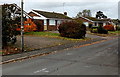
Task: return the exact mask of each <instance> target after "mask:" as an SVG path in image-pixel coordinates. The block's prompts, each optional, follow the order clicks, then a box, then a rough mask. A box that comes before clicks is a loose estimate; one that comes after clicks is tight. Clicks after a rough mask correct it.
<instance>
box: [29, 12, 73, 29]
mask: <svg viewBox="0 0 120 77" xmlns="http://www.w3.org/2000/svg"><path fill="white" fill-rule="evenodd" d="M28 14H29V15H30V16H31V17H32V19H33V20H37V22H36V24H37V23H39V20H43V22H42V25H41V29H42V31H46V30H48V31H52V30H57V27H58V25H59V24H60V23H61V22H62V21H66V20H71V18H70V17H68V16H67V13H66V12H65V13H64V14H61V13H55V12H46V11H39V10H32V11H31V12H29V13H28Z"/></svg>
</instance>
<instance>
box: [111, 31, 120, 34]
mask: <svg viewBox="0 0 120 77" xmlns="http://www.w3.org/2000/svg"><path fill="white" fill-rule="evenodd" d="M109 33H110V34H120V31H109Z"/></svg>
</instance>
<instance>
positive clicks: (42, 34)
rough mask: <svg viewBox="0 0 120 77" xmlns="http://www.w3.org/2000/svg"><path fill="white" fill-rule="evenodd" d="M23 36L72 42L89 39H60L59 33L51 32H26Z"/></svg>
mask: <svg viewBox="0 0 120 77" xmlns="http://www.w3.org/2000/svg"><path fill="white" fill-rule="evenodd" d="M25 35H31V36H42V37H51V38H58V39H64V40H72V41H81V40H89V39H90V38H84V39H73V38H67V37H61V36H60V34H59V33H52V32H28V33H25Z"/></svg>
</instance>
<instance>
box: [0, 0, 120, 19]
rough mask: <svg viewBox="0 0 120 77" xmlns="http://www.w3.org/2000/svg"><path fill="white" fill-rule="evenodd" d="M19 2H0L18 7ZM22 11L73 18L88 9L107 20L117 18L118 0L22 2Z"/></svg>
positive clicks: (34, 0)
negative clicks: (52, 13)
mask: <svg viewBox="0 0 120 77" xmlns="http://www.w3.org/2000/svg"><path fill="white" fill-rule="evenodd" d="M20 1H21V0H0V5H1V4H4V3H8V4H11V3H16V4H17V5H18V6H20ZM23 1H24V10H25V11H26V12H30V11H31V10H32V9H35V10H41V11H49V12H58V13H63V12H67V13H68V16H69V17H75V16H76V15H77V13H78V12H80V11H82V10H84V9H89V10H91V12H92V16H93V17H95V15H96V12H97V11H102V12H103V13H104V14H105V15H106V16H107V17H108V18H113V19H117V18H118V2H119V1H120V0H23Z"/></svg>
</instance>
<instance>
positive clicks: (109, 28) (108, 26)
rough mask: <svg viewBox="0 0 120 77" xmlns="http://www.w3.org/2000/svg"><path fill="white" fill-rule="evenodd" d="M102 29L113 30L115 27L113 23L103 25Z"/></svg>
mask: <svg viewBox="0 0 120 77" xmlns="http://www.w3.org/2000/svg"><path fill="white" fill-rule="evenodd" d="M104 29H106V30H108V31H115V28H114V26H113V25H105V26H104Z"/></svg>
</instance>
